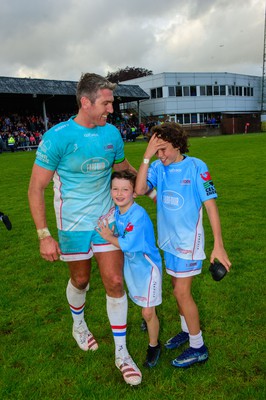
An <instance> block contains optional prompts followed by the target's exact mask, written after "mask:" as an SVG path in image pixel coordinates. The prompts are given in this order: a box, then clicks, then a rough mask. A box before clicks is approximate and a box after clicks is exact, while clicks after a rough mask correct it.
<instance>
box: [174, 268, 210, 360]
mask: <svg viewBox="0 0 266 400" xmlns="http://www.w3.org/2000/svg"><path fill="white" fill-rule="evenodd" d="M173 280H174V296H175V298H176V300H177V303H178V307H179V310H180V313H182V314H181V315H183V317H184V319H185V322H186V325H187V327H188V331H189V345H190V347H189V348H188V349H187V350H185V351H184V352H183V353H182V354H181V355H180V356H179V357H177V358H176V359H175V360H173V361H172V365H173V366H175V367H181V368H182V367H188V366H190V365H192V364H194V363H197V362H203V361H206V360H207V358H208V350H207V348H206V346H205V345H204V342H203V337H202V332H201V330H200V322H199V313H198V307H197V305H196V303H195V301H194V299H193V296H192V294H191V285H192V280H193V276H191V277H186V278H173Z"/></svg>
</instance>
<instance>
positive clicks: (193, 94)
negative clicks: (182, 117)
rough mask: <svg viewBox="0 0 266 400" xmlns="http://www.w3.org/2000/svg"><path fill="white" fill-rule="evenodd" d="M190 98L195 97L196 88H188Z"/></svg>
mask: <svg viewBox="0 0 266 400" xmlns="http://www.w3.org/2000/svg"><path fill="white" fill-rule="evenodd" d="M190 96H197V87H196V86H190Z"/></svg>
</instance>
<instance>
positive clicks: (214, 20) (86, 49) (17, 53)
mask: <svg viewBox="0 0 266 400" xmlns="http://www.w3.org/2000/svg"><path fill="white" fill-rule="evenodd" d="M264 20H265V0H112V1H111V0H45V1H44V0H0V39H1V42H0V43H1V45H0V76H13V77H32V78H47V79H62V80H78V79H79V77H80V74H81V73H82V72H96V73H98V74H101V75H103V76H106V75H107V73H108V72H109V71H110V72H114V71H117V70H118V69H120V68H124V67H126V66H130V67H141V68H147V69H149V70H151V71H153V73H154V74H155V73H160V72H205V71H206V72H235V73H243V74H249V75H259V76H261V75H262V61H263V47H264Z"/></svg>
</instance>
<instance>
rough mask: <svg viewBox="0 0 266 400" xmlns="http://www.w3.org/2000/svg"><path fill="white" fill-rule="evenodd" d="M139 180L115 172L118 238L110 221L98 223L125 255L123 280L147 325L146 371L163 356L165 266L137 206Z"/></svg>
mask: <svg viewBox="0 0 266 400" xmlns="http://www.w3.org/2000/svg"><path fill="white" fill-rule="evenodd" d="M135 181H136V176H135V175H134V174H133V173H132V172H130V171H119V172H113V174H112V176H111V196H112V199H113V201H114V203H115V204H116V210H115V221H116V227H117V230H118V236H116V235H115V234H114V227H113V229H112V230H111V229H110V228H109V227H108V223H107V221H101V220H100V221H99V223H98V228H96V229H97V231H98V232H99V234H100V235H101V236H102V237H103V238H104V239H105V240H107V241H108V242H110V243H111V244H113V245H115V246H116V247H118V248H120V249H121V250H122V251H123V253H124V276H125V281H126V284H127V287H128V291H129V296H130V298H131V299H132V301H133V302H134V303H136V304H138V305H139V306H140V307H142V316H143V318H144V319H145V321H146V323H147V329H148V333H149V346H148V350H147V356H146V360H145V362H144V364H143V365H144V366H145V367H149V368H151V367H154V366H155V365H156V364H157V362H158V359H159V357H160V353H161V346H160V342H159V341H158V336H159V320H158V317H157V315H156V310H155V306H157V305H159V304H161V302H162V263H161V257H160V253H159V250H158V248H157V247H156V245H155V237H154V231H153V225H152V222H151V220H150V218H149V216H148V214H147V212H146V211H145V210H144V208H142V207H141V206H139V205H138V204H136V203H135V202H134V197H135V194H134V186H135Z"/></svg>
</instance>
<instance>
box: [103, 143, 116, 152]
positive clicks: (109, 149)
mask: <svg viewBox="0 0 266 400" xmlns="http://www.w3.org/2000/svg"><path fill="white" fill-rule="evenodd" d="M113 149H114V145H113V144H108V145H107V146H104V150H105V151H112V150H113Z"/></svg>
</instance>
